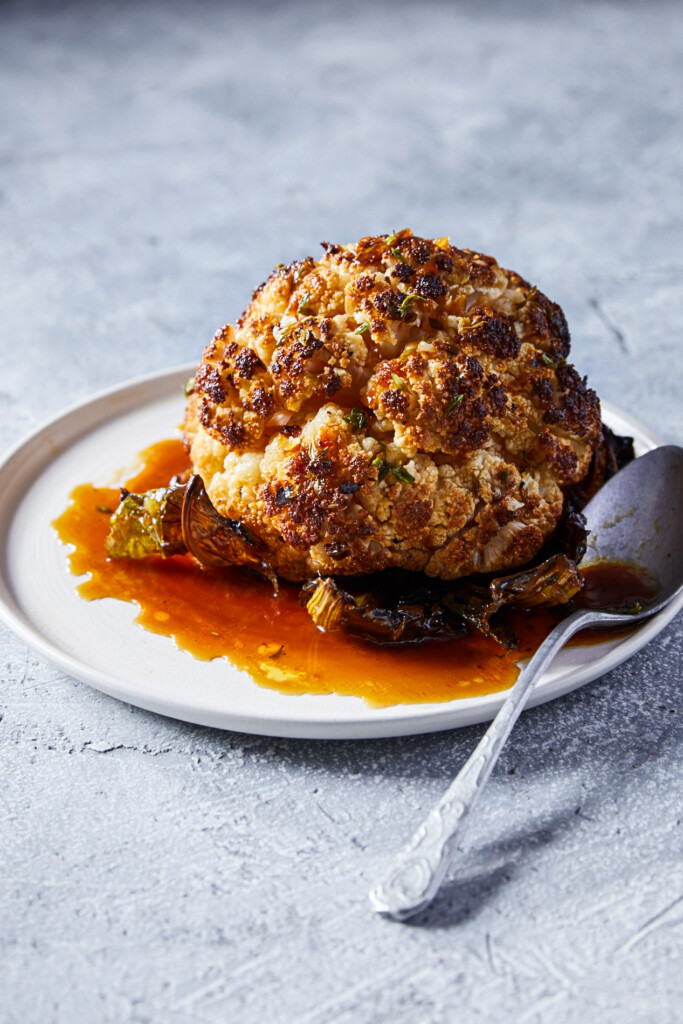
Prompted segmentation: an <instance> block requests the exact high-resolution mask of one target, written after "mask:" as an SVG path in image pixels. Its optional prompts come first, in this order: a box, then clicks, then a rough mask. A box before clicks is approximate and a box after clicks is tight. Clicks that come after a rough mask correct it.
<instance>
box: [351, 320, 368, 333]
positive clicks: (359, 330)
mask: <svg viewBox="0 0 683 1024" xmlns="http://www.w3.org/2000/svg"><path fill="white" fill-rule="evenodd" d="M369 330H370V321H369V320H366V321H365V323H364V324H361V325H360V327H356V329H355V331H354V332H353V333H354V334H365V332H366V331H369Z"/></svg>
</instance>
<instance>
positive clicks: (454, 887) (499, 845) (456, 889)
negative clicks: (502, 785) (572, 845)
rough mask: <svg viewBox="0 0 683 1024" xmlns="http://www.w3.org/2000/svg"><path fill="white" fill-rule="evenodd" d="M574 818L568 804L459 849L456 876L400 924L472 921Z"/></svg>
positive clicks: (440, 925)
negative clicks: (540, 820)
mask: <svg viewBox="0 0 683 1024" xmlns="http://www.w3.org/2000/svg"><path fill="white" fill-rule="evenodd" d="M576 820H577V817H576V808H575V806H574V804H573V803H572V804H571V806H569V807H568V808H567V809H566V810H561V811H556V812H555V813H554V814H553V815H552V816H551V817H550V818H544V821H543V824H542V825H541V824H538V823H532V824H530V825H529V826H527V827H524V828H518V829H516V830H515V831H514V832H509V833H507V834H506V835H504V836H502V837H501V838H499V839H496V840H495V841H493V842H489V843H483V844H482V845H481V846H476V847H473V848H472V849H471V850H465V851H463V852H462V853H461V854H460V856H459V857H456V859H455V863H454V869H453V870H455V871H457V877H452V878H450V879H447V880H446V881H445V882H444V884H443V885H442V886H441V888H440V889H439V892H438V894H437V896H436V897H435V899H434V902H433V903H432V904H431V905H430V906H429V907H427V909H426V910H423V911H422V912H421V913H420V914H416V916H415V917H414V918H411V919H410V920H408V921H405V922H403V924H404V926H405V925H407V926H409V927H413V928H425V929H431V930H438V929H442V928H443V929H449V928H454V927H456V926H458V925H460V924H464V923H465V922H466V921H470V920H472V919H473V918H474V917H476V916H477V915H478V914H479V913H480V912H481V911H482V910H484V909H485V907H486V905H487V904H488V903H489V902H490V901H491V900H492V899H493V898H494V897H495V896H496V894H497V893H498V892H499V890H501V889H502V888H504V887H505V885H507V884H508V883H509V882H511V881H512V880H513V878H514V876H515V874H516V872H517V870H518V868H519V867H520V866H521V865H523V864H524V861H525V860H528V859H529V858H530V857H533V856H534V855H535V852H536V851H537V850H538V849H539V847H542V846H546V845H549V844H550V843H552V842H553V841H554V840H556V839H558V838H560V837H561V836H563V835H565V834H567V833H569V832H571V831H572V829H573V828H574V826H575V823H576Z"/></svg>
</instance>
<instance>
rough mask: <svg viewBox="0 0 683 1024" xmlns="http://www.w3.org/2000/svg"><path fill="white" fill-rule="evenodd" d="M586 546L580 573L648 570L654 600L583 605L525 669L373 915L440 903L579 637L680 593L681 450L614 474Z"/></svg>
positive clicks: (656, 454)
mask: <svg viewBox="0 0 683 1024" xmlns="http://www.w3.org/2000/svg"><path fill="white" fill-rule="evenodd" d="M584 515H585V517H586V523H587V526H588V530H589V537H588V549H587V552H586V555H585V556H584V558H583V559H582V561H581V564H580V568H581V569H586V568H588V567H589V566H591V565H595V564H602V563H618V564H621V565H625V566H628V567H631V568H634V567H635V568H636V569H637V570H639V571H640V572H644V574H645V575H646V576H647V578H648V580H649V581H650V582H651V584H652V593H653V596H652V598H651V600H650V601H649V602H648V603H647V604H645V605H643V604H638V605H636V606H635V607H633V608H630V609H629V610H628V611H627V612H623V611H618V610H617V611H612V610H600V609H596V608H579V609H578V610H577V611H575V612H573V613H572V614H571V615H570V616H569V617H568V618H566V619H565V620H564V621H563V622H561V623H560V624H559V625H558V626H556V627H555V629H554V630H553V631H552V633H550V635H549V636H548V637H547V638H546V639H545V640H544V642H543V643H542V644H541V646H540V647H539V648H538V650H537V651H536V653H535V654H534V656H533V658H531V660H530V661H529V662H528V664H527V665H526V666H525V667H524V668H523V669H522V670H521V672H520V674H519V677H518V679H517V681H516V683H515V684H514V686H513V687H512V688H511V690H510V692H509V693H508V695H507V697H506V699H505V702H504V704H503V706H502V707H501V709H500V711H499V712H498V714H497V715H496V717H495V718H494V720H493V722H492V723H491V725H490V726H489V728H488V729H487V731H486V733H485V734H484V736H483V737H482V739H481V740H480V742H479V744H478V746H477V747H476V749H475V750H474V752H473V753H472V754H471V755H470V757H469V759H468V760H467V761H466V763H465V765H464V766H463V768H462V769H461V771H460V773H459V774H458V776H457V778H456V779H455V781H454V782H453V783H452V784H451V786H450V787H449V789H447V790H446V792H445V793H444V795H443V796H442V797H441V799H440V800H439V802H438V804H437V805H436V806H435V807H434V809H433V810H432V811H431V812H430V813H429V815H428V816H427V818H425V820H424V822H423V823H422V825H420V827H419V828H418V830H417V832H416V833H415V835H414V836H413V838H412V839H411V840H410V842H409V843H408V844H407V846H405V848H404V849H403V850H402V851H401V853H400V854H399V855H398V857H397V858H396V860H395V862H394V864H393V865H392V867H391V869H390V871H389V872H388V874H387V875H386V877H385V879H384V881H383V882H381V883H380V885H378V886H377V887H376V888H375V889H373V890H372V892H371V893H370V903H371V904H372V907H373V909H374V910H376V911H378V912H379V913H382V914H386V915H388V916H389V917H392V918H394V919H395V920H397V921H405V920H407V918H409V917H412V916H413V915H414V914H417V913H418V912H419V911H421V910H424V908H425V907H427V906H428V905H429V904H430V903H431V901H432V900H433V899H434V896H435V895H436V893H437V891H438V889H439V886H440V885H441V883H442V881H443V879H444V877H445V875H446V872H447V871H448V868H449V866H450V863H451V860H452V857H453V855H454V854H455V852H456V850H457V848H458V845H459V843H460V841H461V840H462V837H463V833H464V832H465V829H466V828H467V825H468V822H469V819H470V817H471V816H472V812H473V811H474V808H475V807H476V805H477V802H478V800H479V797H480V796H481V793H482V791H483V789H484V786H485V785H486V783H487V781H488V778H489V776H490V774H491V772H492V770H493V768H494V766H495V764H496V761H497V760H498V756H499V754H500V752H501V750H502V749H503V746H504V744H505V741H506V740H507V738H508V736H509V735H510V732H511V731H512V727H513V726H514V724H515V722H516V721H517V719H518V717H519V715H520V713H521V712H522V710H523V709H524V706H525V705H526V703H527V700H528V698H529V696H530V694H531V692H532V691H533V688H534V685H535V683H536V681H537V680H538V679H539V678H540V676H541V675H542V674H543V672H544V671H545V669H546V668H547V667H548V666H549V664H550V662H551V661H552V659H553V658H554V657H555V655H556V654H557V652H558V651H559V650H560V648H561V647H563V646H564V644H565V643H566V642H567V640H569V638H570V637H571V636H573V635H574V633H577V632H578V631H579V630H581V629H586V627H588V626H591V627H593V628H596V627H609V628H614V627H616V626H623V625H631V624H634V623H636V622H640V621H641V620H642V619H645V618H649V617H650V616H651V615H654V614H656V612H658V611H660V610H661V609H662V608H663V607H664V606H665V605H667V604H668V603H669V602H670V601H672V600H674V598H676V597H677V596H679V595H680V594H681V593H682V592H683V537H682V536H681V532H682V531H681V524H682V523H683V448H678V447H676V446H675V445H665V446H663V447H661V448H656V449H655V450H654V451H651V452H648V453H647V454H646V455H642V456H641V457H640V458H639V459H636V460H635V461H634V462H631V463H629V465H628V466H626V467H625V468H624V469H622V470H621V472H619V473H617V474H616V476H614V477H612V479H611V480H609V481H608V482H607V483H606V484H605V486H604V487H603V488H602V489H601V490H600V491H599V492H598V493H597V494H596V495H595V497H594V498H593V499H592V500H591V501H590V502H589V503H588V504H587V505H586V507H585V509H584Z"/></svg>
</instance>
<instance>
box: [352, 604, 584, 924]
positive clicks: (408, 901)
mask: <svg viewBox="0 0 683 1024" xmlns="http://www.w3.org/2000/svg"><path fill="white" fill-rule="evenodd" d="M596 617H597V616H596V615H595V613H594V612H591V611H588V610H580V611H576V612H574V613H573V615H570V616H569V618H568V619H565V620H564V622H562V623H560V625H559V626H557V627H556V628H555V629H554V630H553V632H552V633H551V634H550V636H548V637H547V638H546V640H544V642H543V643H542V644H541V646H540V647H539V648H538V650H537V651H536V653H535V654H534V656H533V658H532V659H531V660H530V661H529V663H528V664H527V665H526V666H525V668H523V669H522V671H521V672H520V674H519V676H518V678H517V681H516V683H515V685H514V686H513V687H512V689H511V690H510V692H509V694H508V696H507V698H506V699H505V702H504V704H503V706H502V707H501V709H500V711H499V712H498V714H497V715H496V717H495V718H494V719H493V721H492V722H491V725H490V726H489V728H488V729H487V731H486V732H485V734H484V736H483V737H482V739H481V740H480V742H479V744H478V745H477V747H476V748H475V750H474V752H473V753H472V754H471V755H470V757H469V758H468V760H467V761H466V762H465V764H464V766H463V767H462V769H461V770H460V772H459V774H458V775H457V777H456V779H455V781H454V782H452V783H451V785H450V786H449V788H448V789H447V790H446V792H445V793H444V795H443V796H442V797H441V799H440V800H439V802H438V804H437V805H436V807H434V808H433V810H432V811H430V813H429V815H428V816H427V817H426V818H425V820H424V821H423V823H422V824H421V825H420V827H419V828H418V830H417V832H416V833H415V835H414V836H413V838H412V839H411V840H410V842H409V843H408V844H407V845H406V846H405V847H404V848H403V850H402V851H401V852H400V853H399V855H398V856H397V858H396V860H395V862H394V864H393V865H392V867H391V869H390V871H389V873H388V874H387V876H386V877H385V879H384V881H383V882H382V883H380V885H378V886H377V888H375V889H373V890H372V892H371V893H370V903H371V904H372V907H373V909H374V910H376V911H379V912H380V913H383V914H388V915H389V917H393V918H394V919H395V920H396V921H405V920H406V919H407V918H409V917H412V915H413V914H417V913H418V911H420V910H423V909H424V908H425V907H426V906H428V905H429V904H430V903H431V901H432V900H433V899H434V896H435V895H436V893H437V891H438V889H439V886H440V885H441V883H442V881H443V879H444V876H445V874H446V872H447V870H448V866H449V864H450V862H451V858H452V856H453V854H454V853H455V850H456V849H457V847H458V845H459V843H460V841H461V839H462V837H463V833H464V832H465V829H466V828H467V825H468V822H469V819H470V816H471V814H472V811H473V810H474V808H475V806H476V804H477V801H478V800H479V797H480V796H481V793H482V790H483V789H484V786H485V785H486V783H487V781H488V778H489V775H490V774H491V772H492V771H493V767H494V765H495V763H496V761H497V760H498V756H499V754H500V752H501V750H502V749H503V745H504V743H505V741H506V740H507V738H508V736H509V735H510V732H511V731H512V727H513V725H514V724H515V722H516V721H517V719H518V717H519V715H520V713H521V712H522V710H523V709H524V705H525V704H526V702H527V698H528V697H529V695H530V693H531V691H532V690H533V687H534V684H535V682H536V680H537V679H538V678H539V676H540V675H541V674H542V673H543V671H544V670H545V669H546V668H547V666H548V665H549V663H550V662H551V661H552V659H553V657H554V656H555V654H556V653H557V651H558V650H559V649H560V648H561V647H562V646H563V645H564V644H565V643H566V642H567V640H568V639H569V638H570V637H571V636H572V635H573V634H574V633H576V632H577V631H578V630H580V629H582V628H583V627H584V626H587V625H589V624H590V623H591V622H593V621H595V619H596Z"/></svg>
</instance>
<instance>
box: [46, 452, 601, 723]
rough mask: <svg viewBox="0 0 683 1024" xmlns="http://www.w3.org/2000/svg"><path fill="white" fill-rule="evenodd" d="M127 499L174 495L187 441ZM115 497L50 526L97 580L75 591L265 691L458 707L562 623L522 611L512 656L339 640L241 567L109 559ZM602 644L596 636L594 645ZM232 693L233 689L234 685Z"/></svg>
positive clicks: (83, 493)
mask: <svg viewBox="0 0 683 1024" xmlns="http://www.w3.org/2000/svg"><path fill="white" fill-rule="evenodd" d="M140 461H141V468H140V470H139V471H138V472H137V473H136V474H135V475H133V476H132V477H131V478H130V479H129V480H127V481H126V484H125V486H126V487H127V488H128V490H130V491H138V492H139V491H145V490H148V489H150V488H153V487H163V486H165V485H166V484H167V483H168V482H169V480H170V479H171V477H172V476H174V475H175V474H181V473H183V472H184V471H185V470H187V469H189V461H188V457H187V455H186V453H185V450H184V448H183V445H182V443H181V442H180V441H160V442H159V443H157V444H155V445H152V446H151V447H150V448H148V449H146V450H145V451H144V452H142V453H141V455H140ZM118 502H119V490H118V488H107V487H94V486H93V485H92V484H82V485H80V486H79V487H76V488H75V489H74V490H73V491H72V493H71V500H70V503H69V506H68V508H67V509H66V511H65V512H64V513H63V514H62V515H61V516H60V517H59V518H58V519H56V520H55V522H54V523H53V526H54V528H55V530H56V531H57V534H58V536H59V539H60V540H61V541H62V542H63V543H64V544H71V545H73V547H74V550H73V552H72V553H71V554H69V556H68V562H69V568H70V570H71V572H72V573H73V574H74V575H77V576H79V575H83V574H86V573H87V574H88V575H89V578H88V579H87V580H85V581H84V582H82V583H80V584H79V585H78V587H77V590H78V592H79V593H80V595H81V596H82V597H84V598H85V599H86V600H90V601H91V600H96V599H98V598H102V597H113V598H118V599H119V600H122V601H130V602H133V603H135V604H136V605H138V607H139V609H140V611H139V614H138V616H137V618H136V620H135V621H136V622H137V623H139V625H141V626H143V627H144V628H145V629H147V630H150V631H151V632H153V633H160V634H162V635H164V636H169V637H173V639H174V640H175V642H176V644H177V646H178V647H180V648H181V649H182V650H184V651H188V652H189V653H190V654H192V655H194V657H195V658H199V659H203V660H207V661H208V660H211V659H213V658H220V657H225V658H227V659H228V660H229V661H230V662H231V663H232V664H233V665H235V666H237V668H240V669H244V670H245V671H247V672H248V673H249V675H250V676H252V678H253V679H254V680H255V681H256V682H257V683H259V684H260V685H262V686H267V687H270V688H272V689H275V690H279V691H281V692H282V693H289V694H300V693H339V694H348V695H353V696H358V697H363V698H365V700H366V701H367V702H368V703H370V704H372V705H375V706H378V707H379V706H387V705H391V704H404V703H410V704H413V703H422V702H431V701H449V700H453V699H454V698H456V697H478V696H481V695H483V694H486V693H493V692H496V691H498V690H504V689H507V688H508V687H509V686H511V685H512V684H513V683H514V681H515V679H516V678H517V674H518V669H517V666H516V662H517V661H518V660H519V659H520V658H523V657H526V656H528V655H529V654H531V653H532V652H533V651H534V650H535V649H536V648H537V647H538V646H539V644H540V643H541V642H542V641H543V640H544V639H545V637H546V636H547V634H548V633H549V632H550V630H551V629H552V628H553V627H554V626H555V625H556V623H557V622H558V621H559V619H560V618H561V615H559V614H558V613H557V612H554V611H552V610H546V609H535V610H534V611H533V612H514V613H513V614H512V615H511V616H510V618H509V620H508V621H509V623H510V625H511V626H512V627H513V628H514V629H515V630H516V631H517V633H518V634H519V637H520V644H519V647H518V648H517V650H516V651H513V652H506V651H504V649H502V648H501V647H499V646H498V645H497V644H496V643H494V642H493V641H492V640H489V639H487V638H486V637H483V636H479V635H474V636H471V637H464V638H458V639H454V640H448V641H443V642H435V641H433V642H431V643H429V642H427V643H425V644H420V645H417V646H406V647H401V648H389V647H379V646H376V645H374V644H371V643H367V642H363V641H362V640H358V639H354V638H353V637H350V636H345V635H344V634H341V633H322V632H321V631H320V630H318V629H317V628H316V627H315V626H314V625H313V623H312V621H311V619H310V618H309V616H308V614H307V612H306V611H305V609H304V608H303V607H302V606H301V605H300V603H299V598H298V595H299V587H298V586H296V585H294V584H289V583H286V582H282V583H281V584H280V592H279V594H278V596H277V597H276V596H275V595H274V594H273V591H272V589H271V587H270V585H269V584H267V583H265V582H263V581H262V580H261V579H258V578H256V577H253V576H250V575H249V574H248V573H247V572H245V571H243V570H241V569H236V568H235V569H231V568H225V569H209V568H205V567H202V566H200V565H198V563H197V562H195V561H194V559H193V558H191V556H189V555H174V556H173V557H171V558H162V557H161V556H156V555H155V556H151V557H149V558H145V559H137V560H136V559H110V558H108V557H107V555H106V552H105V549H104V540H105V537H106V535H107V532H108V530H109V517H110V514H111V512H113V511H114V509H115V508H116V506H117V505H118ZM601 639H604V634H603V636H602V637H600V636H597V637H596V640H595V641H593V642H596V641H600V640H601ZM226 685H230V683H229V682H226Z"/></svg>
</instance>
